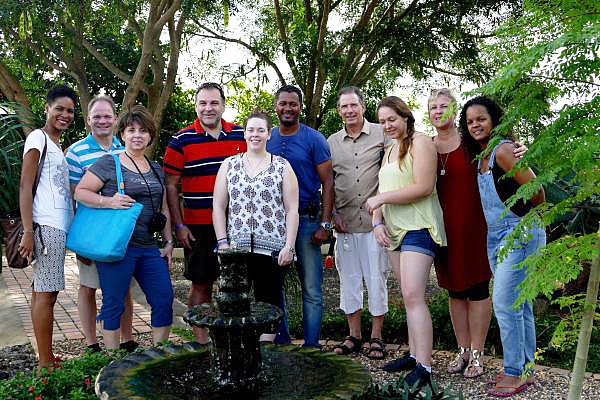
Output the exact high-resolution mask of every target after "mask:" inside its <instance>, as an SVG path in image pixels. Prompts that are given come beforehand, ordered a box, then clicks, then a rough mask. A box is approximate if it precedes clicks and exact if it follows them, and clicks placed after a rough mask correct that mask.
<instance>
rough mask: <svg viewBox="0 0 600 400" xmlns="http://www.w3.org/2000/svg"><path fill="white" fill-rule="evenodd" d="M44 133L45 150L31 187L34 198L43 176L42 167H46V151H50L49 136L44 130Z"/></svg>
mask: <svg viewBox="0 0 600 400" xmlns="http://www.w3.org/2000/svg"><path fill="white" fill-rule="evenodd" d="M42 133H43V134H44V150H43V151H42V156H41V157H40V162H39V164H38V169H37V171H36V173H35V181H33V186H32V187H31V194H32V198H33V199H35V193H36V192H37V188H38V185H39V183H40V178H41V177H42V168H44V162H45V161H46V152H47V151H48V138H47V137H46V132H44V131H43V130H42ZM40 166H41V167H40Z"/></svg>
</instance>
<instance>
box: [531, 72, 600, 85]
mask: <svg viewBox="0 0 600 400" xmlns="http://www.w3.org/2000/svg"><path fill="white" fill-rule="evenodd" d="M529 76H530V77H532V78H540V79H549V80H552V81H559V82H572V83H581V84H583V85H593V86H598V87H600V84H598V83H594V82H589V81H582V80H579V79H568V78H556V77H553V76H544V75H534V74H530V75H529Z"/></svg>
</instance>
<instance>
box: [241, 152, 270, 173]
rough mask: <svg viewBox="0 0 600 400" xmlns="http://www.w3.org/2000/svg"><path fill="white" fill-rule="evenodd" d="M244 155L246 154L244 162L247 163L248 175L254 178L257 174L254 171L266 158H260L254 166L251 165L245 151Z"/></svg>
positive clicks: (257, 169)
mask: <svg viewBox="0 0 600 400" xmlns="http://www.w3.org/2000/svg"><path fill="white" fill-rule="evenodd" d="M245 156H246V164H247V165H248V168H247V173H248V176H249V177H251V178H254V177H256V175H257V174H256V172H257V171H259V168H260V166H261V165H263V163H264V162H265V160H266V158H265V157H263V158H261V159H260V160H259V161H258V162H257V163H256V165H254V167H253V166H252V163H251V162H250V159H249V158H248V153H245Z"/></svg>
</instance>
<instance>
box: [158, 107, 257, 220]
mask: <svg viewBox="0 0 600 400" xmlns="http://www.w3.org/2000/svg"><path fill="white" fill-rule="evenodd" d="M221 127H222V128H221V133H220V134H219V138H218V139H215V138H213V137H212V136H211V135H209V134H208V133H207V132H206V131H205V130H204V128H203V127H202V125H201V124H200V121H199V120H198V119H196V121H194V123H193V124H192V125H190V126H188V127H186V128H184V129H182V130H181V131H179V132H177V134H175V135H174V136H173V137H172V138H171V140H170V141H169V144H168V146H167V150H166V153H165V159H164V164H165V165H164V168H165V172H166V173H167V174H171V175H180V176H181V192H182V195H183V222H184V223H185V224H201V225H210V224H212V201H213V191H214V187H215V179H216V177H217V172H219V167H220V166H221V164H222V163H223V160H225V159H226V158H227V157H229V156H232V155H235V154H238V153H243V152H244V151H246V140H245V139H244V128H242V127H241V126H238V125H234V124H230V123H228V122H226V121H225V120H223V119H222V120H221Z"/></svg>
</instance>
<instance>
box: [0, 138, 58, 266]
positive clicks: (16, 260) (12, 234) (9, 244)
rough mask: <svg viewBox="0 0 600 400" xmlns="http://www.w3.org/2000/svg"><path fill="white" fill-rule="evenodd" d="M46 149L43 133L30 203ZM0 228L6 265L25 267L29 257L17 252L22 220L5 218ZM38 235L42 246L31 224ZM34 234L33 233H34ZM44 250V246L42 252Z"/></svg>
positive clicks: (44, 158)
mask: <svg viewBox="0 0 600 400" xmlns="http://www.w3.org/2000/svg"><path fill="white" fill-rule="evenodd" d="M47 151H48V138H47V137H46V134H45V133H44V150H42V155H41V156H40V162H39V164H38V169H37V172H36V174H35V181H34V182H33V186H32V188H31V194H32V195H33V196H32V197H31V200H32V203H33V200H34V199H35V193H36V192H37V187H38V184H39V183H40V177H41V175H42V168H44V162H45V161H46V152H47ZM2 230H4V248H5V251H6V261H7V262H8V266H9V267H11V268H19V269H23V268H25V267H27V266H28V265H29V264H30V263H29V259H28V258H27V257H23V256H21V254H20V253H19V245H20V244H21V239H22V238H23V222H22V221H21V218H20V217H15V218H7V219H6V220H4V221H2ZM36 230H37V233H38V235H39V237H40V242H41V243H42V247H44V239H42V234H41V232H40V230H39V228H38V224H36V223H34V224H33V231H34V232H36ZM34 235H35V233H34ZM45 251H46V249H45V247H44V252H45Z"/></svg>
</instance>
